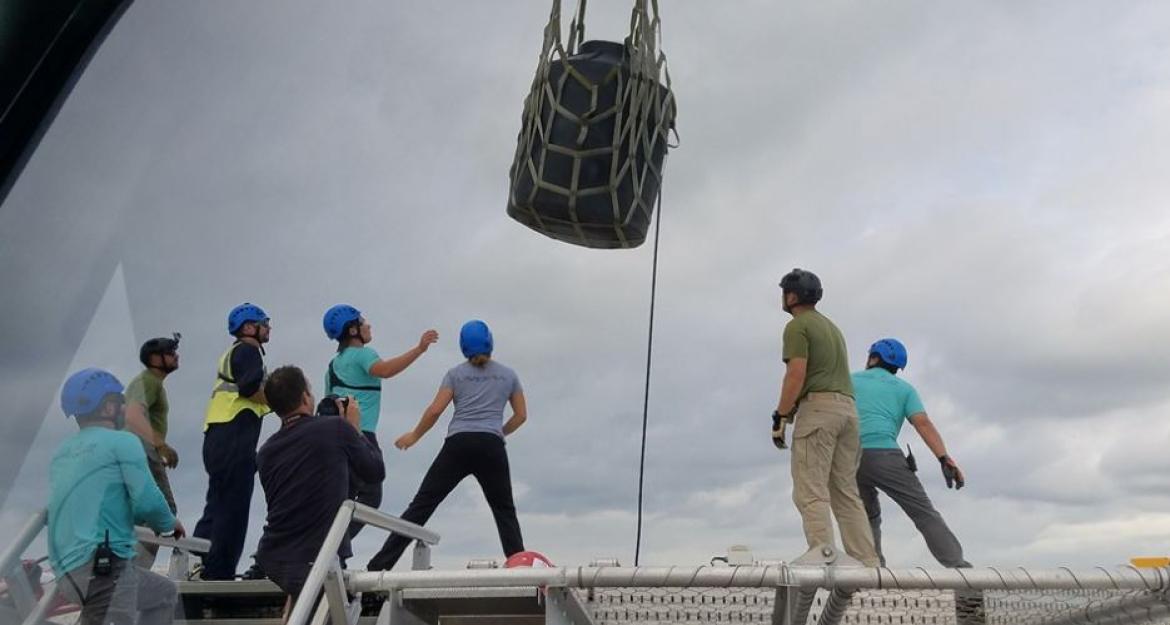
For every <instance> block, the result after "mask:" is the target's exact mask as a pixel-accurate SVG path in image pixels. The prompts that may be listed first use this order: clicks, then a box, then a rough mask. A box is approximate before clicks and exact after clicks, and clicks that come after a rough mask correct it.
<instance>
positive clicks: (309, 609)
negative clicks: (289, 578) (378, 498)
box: [286, 500, 439, 625]
mask: <svg viewBox="0 0 1170 625" xmlns="http://www.w3.org/2000/svg"><path fill="white" fill-rule="evenodd" d="M352 521H358V522H360V523H365V524H366V525H371V526H373V527H377V528H379V529H384V530H387V531H390V532H393V533H395V534H399V535H401V536H405V537H406V538H409V539H411V540H417V541H419V542H420V543H423V544H425V545H428V546H429V545H437V544H438V543H439V535H438V534H436V533H435V532H432V531H431V530H428V529H427V528H425V527H423V526H421V525H417V524H414V523H411V522H410V521H404V520H402V519H400V518H398V517H393V516H390V515H388V514H385V513H383V512H379V511H378V510H376V509H374V508H371V507H369V506H366V505H363V504H360V503H357V502H356V501H352V500H349V501H344V502H342V504H341V507H340V508H338V510H337V516H335V517H333V525H331V526H330V527H329V533H327V534H326V535H325V540H324V541H323V542H322V543H321V550H320V551H318V552H317V559H316V560H315V561H314V562H313V566H312V567H311V568H310V569H309V575H308V577H306V578H305V583H304V586H302V588H301V594H300V595H299V596H298V597H297V602H296V603H295V604H294V605H293V609H292V613H291V614H289V616H288V622H287V624H286V625H305V624H306V623H308V621H309V618H310V617H311V616H312V614H313V609H314V606H316V605H317V598H318V596H319V595H321V592H322V590H323V589H324V587H325V579H326V577H327V576H328V575H329V574H330V573H331V572H332V573H333V575H335V576H336V577H337V578H338V579H343V573H342V570H341V564H340V562H339V561H338V559H337V549H338V548H339V547H341V542H342V540H344V539H345V536H346V534H347V533H348V532H349V524H350V523H351V522H352ZM326 600H327V601H328V600H329V598H328V597H326ZM344 600H345V599H344V598H343V597H342V598H335V599H334V601H344ZM332 607H333V608H334V610H339V609H341V608H342V607H343V606H337V605H334V606H332ZM334 625H339V624H336V623H335V624H334Z"/></svg>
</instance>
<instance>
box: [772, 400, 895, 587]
mask: <svg viewBox="0 0 1170 625" xmlns="http://www.w3.org/2000/svg"><path fill="white" fill-rule="evenodd" d="M860 463H861V439H860V438H859V435H858V420H857V408H856V407H855V406H854V405H853V399H852V398H850V397H849V396H848V395H841V394H839V393H809V394H808V395H807V396H806V397H805V398H804V399H803V400H802V401H801V402H800V407H799V408H798V409H797V411H796V418H795V420H794V422H793V432H792V501H793V502H794V503H796V509H797V510H798V511H799V512H800V517H801V520H802V521H803V523H804V537H805V540H807V541H808V546H809V548H810V549H811V548H813V547H816V546H819V545H833V544H835V543H834V541H833V520H832V517H833V516H836V517H837V525H838V526H839V527H840V529H841V542H842V543H843V544H844V546H845V553H848V554H849V555H850V556H852V557H853V558H854V559H856V560H860V561H861V562H862V563H863V564H865V565H866V566H874V567H876V566H878V565H879V562H878V556H877V551H876V550H875V549H874V544H873V534H872V533H871V531H870V528H869V518H868V516H867V515H866V513H865V506H864V505H863V504H862V502H861V496H860V495H859V494H858V492H857V467H858V465H859V464H860ZM830 511H831V512H832V514H831V515H830Z"/></svg>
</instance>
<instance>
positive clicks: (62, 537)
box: [48, 427, 175, 574]
mask: <svg viewBox="0 0 1170 625" xmlns="http://www.w3.org/2000/svg"><path fill="white" fill-rule="evenodd" d="M48 523H49V561H50V563H52V565H53V569H54V570H55V571H57V573H58V574H63V573H66V572H68V571H71V570H73V569H75V568H77V567H78V566H81V565H82V564H85V562H86V561H88V560H89V559H90V558H92V557H93V554H94V551H95V550H96V549H97V546H98V545H99V544H101V542H102V541H104V540H105V538H106V531H107V530H108V531H109V533H110V546H111V548H113V551H114V553H115V554H117V555H118V557H121V558H133V557H134V545H135V544H136V543H137V542H138V540H137V539H136V538H135V537H134V526H135V525H145V526H147V527H149V528H151V529H153V530H155V531H157V532H169V531H171V530H173V529H174V528H175V517H174V515H173V514H171V511H170V508H169V507H168V506H167V501H166V499H164V498H163V494H162V492H161V491H160V490H159V489H158V485H157V484H155V483H154V478H153V477H152V476H151V474H150V469H149V468H148V467H147V465H146V453H145V452H144V451H143V450H142V443H141V442H140V441H139V440H138V437H136V436H134V435H133V434H131V433H129V432H122V431H118V430H111V429H107V428H101V427H87V428H82V430H81V431H80V432H78V433H77V434H75V435H73V436H72V437H70V438H69V439H67V440H65V442H63V443H62V444H61V446H60V447H59V448H57V453H56V454H54V455H53V461H52V463H51V464H50V465H49V519H48Z"/></svg>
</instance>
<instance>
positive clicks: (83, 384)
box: [61, 367, 122, 417]
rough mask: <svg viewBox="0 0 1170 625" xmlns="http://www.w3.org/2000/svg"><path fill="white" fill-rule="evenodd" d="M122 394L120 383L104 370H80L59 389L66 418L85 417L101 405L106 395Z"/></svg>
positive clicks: (91, 368)
mask: <svg viewBox="0 0 1170 625" xmlns="http://www.w3.org/2000/svg"><path fill="white" fill-rule="evenodd" d="M121 393H122V383H121V382H119V381H118V378H115V377H114V374H112V373H110V372H109V371H106V370H105V369H96V368H93V367H90V368H88V369H82V370H81V371H78V372H77V373H74V374H73V375H71V376H69V379H68V380H65V386H63V387H61V410H62V411H63V412H64V413H65V416H67V417H76V416H78V415H87V414H89V413H91V412H93V411H95V410H97V409H98V406H101V405H102V400H103V399H105V398H106V395H111V394H113V395H119V394H121Z"/></svg>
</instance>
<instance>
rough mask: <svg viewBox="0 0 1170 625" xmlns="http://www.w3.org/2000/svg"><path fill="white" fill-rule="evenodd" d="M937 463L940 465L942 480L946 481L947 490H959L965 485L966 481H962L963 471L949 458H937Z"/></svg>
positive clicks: (944, 456)
mask: <svg viewBox="0 0 1170 625" xmlns="http://www.w3.org/2000/svg"><path fill="white" fill-rule="evenodd" d="M938 462H939V464H941V465H942V473H943V479H944V480H946V481H947V488H953V489H955V490H959V489H960V488H962V487H963V485H964V484H966V481H964V480H963V471H962V470H960V469H959V465H958V464H956V463H955V461H954V460H953V459H952V458H951V457H950V456H946V455H943V456H939V458H938Z"/></svg>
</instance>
